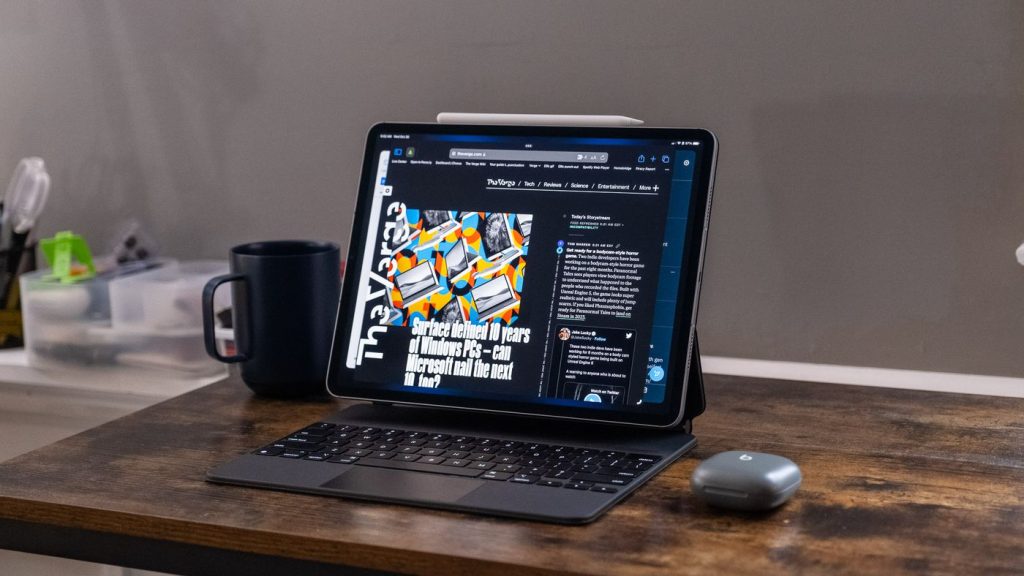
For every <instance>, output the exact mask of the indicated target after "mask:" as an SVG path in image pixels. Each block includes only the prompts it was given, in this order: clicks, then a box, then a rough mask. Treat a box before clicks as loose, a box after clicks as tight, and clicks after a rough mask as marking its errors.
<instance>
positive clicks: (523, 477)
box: [509, 473, 540, 484]
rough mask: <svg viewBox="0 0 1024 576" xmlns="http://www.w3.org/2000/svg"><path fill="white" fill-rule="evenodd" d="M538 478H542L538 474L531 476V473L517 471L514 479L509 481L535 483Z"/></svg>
mask: <svg viewBox="0 0 1024 576" xmlns="http://www.w3.org/2000/svg"><path fill="white" fill-rule="evenodd" d="M537 480H540V478H538V477H536V476H530V475H529V474H522V473H516V474H515V475H513V476H512V479H511V480H509V482H517V483H519V484H533V483H534V482H536V481H537Z"/></svg>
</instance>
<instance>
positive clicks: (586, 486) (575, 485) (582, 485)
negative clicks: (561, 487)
mask: <svg viewBox="0 0 1024 576" xmlns="http://www.w3.org/2000/svg"><path fill="white" fill-rule="evenodd" d="M591 486H593V484H591V483H589V482H568V483H566V485H565V487H566V488H572V489H573V490H590V487H591Z"/></svg>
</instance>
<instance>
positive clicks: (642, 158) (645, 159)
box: [636, 154, 647, 163]
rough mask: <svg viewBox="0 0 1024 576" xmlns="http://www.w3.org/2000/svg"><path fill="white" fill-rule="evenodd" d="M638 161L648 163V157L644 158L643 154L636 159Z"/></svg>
mask: <svg viewBox="0 0 1024 576" xmlns="http://www.w3.org/2000/svg"><path fill="white" fill-rule="evenodd" d="M636 161H637V162H641V163H643V162H646V161H647V157H646V156H644V155H643V154H641V155H639V156H637V157H636Z"/></svg>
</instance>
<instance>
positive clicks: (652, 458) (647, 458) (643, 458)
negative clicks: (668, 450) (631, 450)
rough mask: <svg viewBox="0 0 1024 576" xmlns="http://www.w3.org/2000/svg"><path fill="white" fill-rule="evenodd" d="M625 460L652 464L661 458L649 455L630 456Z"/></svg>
mask: <svg viewBox="0 0 1024 576" xmlns="http://www.w3.org/2000/svg"><path fill="white" fill-rule="evenodd" d="M627 458H629V459H630V460H635V461H637V462H643V463H645V464H654V463H655V462H657V461H658V460H661V456H651V455H650V454H630V455H628V456H627Z"/></svg>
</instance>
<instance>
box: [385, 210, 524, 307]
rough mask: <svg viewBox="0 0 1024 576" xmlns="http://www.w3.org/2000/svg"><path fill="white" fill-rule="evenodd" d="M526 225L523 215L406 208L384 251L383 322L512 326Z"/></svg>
mask: <svg viewBox="0 0 1024 576" xmlns="http://www.w3.org/2000/svg"><path fill="white" fill-rule="evenodd" d="M532 223H533V217H532V215H530V214H511V213H504V212H460V211H453V210H418V209H407V210H406V213H405V226H406V227H405V229H404V231H403V232H404V233H400V234H397V235H396V238H395V240H394V242H393V244H392V246H391V248H392V255H391V262H390V265H389V266H388V270H389V275H388V281H389V282H390V283H391V312H390V316H389V317H388V321H387V323H388V324H390V325H393V326H409V325H411V324H412V323H413V322H414V321H416V320H417V319H419V320H434V321H437V322H470V323H473V324H486V323H491V322H500V323H503V324H513V323H515V321H516V320H517V319H518V318H519V313H520V301H521V299H522V296H521V294H522V289H523V281H524V277H525V274H526V257H527V253H528V250H529V242H530V228H531V225H532Z"/></svg>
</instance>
